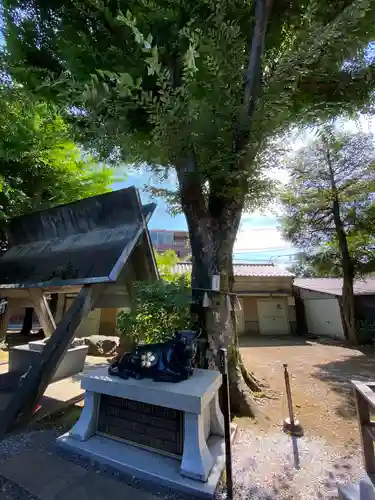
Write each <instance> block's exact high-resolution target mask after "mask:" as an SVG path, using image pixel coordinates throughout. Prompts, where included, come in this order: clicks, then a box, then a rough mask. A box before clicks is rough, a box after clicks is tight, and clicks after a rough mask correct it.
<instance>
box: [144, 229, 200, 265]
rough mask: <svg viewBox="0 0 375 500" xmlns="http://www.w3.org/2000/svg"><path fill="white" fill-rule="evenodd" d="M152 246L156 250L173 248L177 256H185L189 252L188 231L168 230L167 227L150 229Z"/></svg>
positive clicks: (161, 250)
mask: <svg viewBox="0 0 375 500" xmlns="http://www.w3.org/2000/svg"><path fill="white" fill-rule="evenodd" d="M150 236H151V241H152V244H153V246H154V247H155V249H156V250H157V251H158V252H163V251H165V250H174V251H175V252H176V254H177V257H180V258H185V257H187V256H188V255H190V254H191V248H190V242H189V233H188V232H187V231H168V230H167V229H151V230H150Z"/></svg>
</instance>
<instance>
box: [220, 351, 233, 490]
mask: <svg viewBox="0 0 375 500" xmlns="http://www.w3.org/2000/svg"><path fill="white" fill-rule="evenodd" d="M219 362H220V371H221V374H222V378H223V385H222V387H223V389H222V391H223V413H224V431H225V437H224V439H225V472H226V482H227V498H229V499H230V500H232V499H233V475H232V442H231V428H230V400H229V383H228V353H227V350H226V349H219Z"/></svg>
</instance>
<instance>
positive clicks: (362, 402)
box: [354, 388, 375, 475]
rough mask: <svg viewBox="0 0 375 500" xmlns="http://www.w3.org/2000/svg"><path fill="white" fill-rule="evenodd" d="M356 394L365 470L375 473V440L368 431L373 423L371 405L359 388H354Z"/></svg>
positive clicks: (368, 472)
mask: <svg viewBox="0 0 375 500" xmlns="http://www.w3.org/2000/svg"><path fill="white" fill-rule="evenodd" d="M354 394H355V401H356V405H357V415H358V423H359V432H360V435H361V440H362V450H363V461H364V466H365V471H366V472H367V474H369V475H370V474H372V475H373V474H375V452H374V441H373V438H372V436H371V433H369V432H368V431H367V429H368V427H369V426H370V425H371V419H370V405H369V403H368V401H367V400H366V398H364V396H363V395H362V394H361V393H360V391H358V389H357V388H355V389H354Z"/></svg>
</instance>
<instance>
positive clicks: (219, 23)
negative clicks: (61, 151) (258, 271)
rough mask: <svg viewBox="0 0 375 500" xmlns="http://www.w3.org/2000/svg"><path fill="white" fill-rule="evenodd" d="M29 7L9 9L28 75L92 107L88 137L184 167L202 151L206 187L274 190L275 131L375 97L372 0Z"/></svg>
mask: <svg viewBox="0 0 375 500" xmlns="http://www.w3.org/2000/svg"><path fill="white" fill-rule="evenodd" d="M18 7H19V4H18V2H15V1H14V0H6V1H5V14H6V20H7V24H6V25H7V36H6V40H7V47H8V51H7V53H6V57H7V60H8V64H9V67H10V71H11V72H12V73H13V74H14V75H15V76H16V77H17V78H18V79H20V80H22V81H26V82H27V83H28V84H29V85H31V86H33V87H34V88H37V89H38V90H39V91H41V92H43V93H44V94H45V95H47V96H49V97H52V98H55V99H58V100H60V101H61V102H62V103H67V102H69V103H70V105H74V106H75V107H76V109H81V110H82V113H76V114H73V116H72V115H71V112H70V118H71V119H72V120H74V121H75V122H76V124H77V125H78V126H80V127H83V131H82V130H81V134H80V137H82V135H84V136H85V137H86V139H87V140H88V141H89V144H90V146H91V147H93V148H98V149H100V150H101V151H102V152H103V153H106V154H107V155H110V156H111V158H113V156H116V155H120V156H121V157H125V159H127V160H131V161H150V162H152V163H156V162H159V164H160V163H163V164H171V163H172V164H174V165H176V164H177V163H179V162H180V161H181V152H183V151H184V150H186V149H193V150H194V152H195V155H196V167H195V168H196V170H195V174H194V175H199V178H200V182H201V183H203V184H204V182H206V181H208V182H209V183H210V184H211V185H210V188H209V189H208V193H209V192H212V190H215V191H216V190H219V191H222V190H224V187H223V186H220V180H221V179H226V180H227V176H228V172H231V173H232V177H233V179H232V180H231V182H230V183H229V187H230V188H231V189H233V188H235V187H237V189H239V190H242V189H245V191H247V189H248V187H249V184H250V185H253V184H255V183H257V182H260V184H262V182H263V184H264V185H263V189H259V190H258V191H254V193H253V194H254V196H261V194H262V192H263V193H264V192H267V190H268V185H267V183H265V182H264V181H263V175H264V174H262V172H259V171H258V169H257V163H256V162H254V161H253V160H252V158H253V157H254V156H256V155H257V154H258V152H259V151H260V149H261V148H263V147H265V145H266V143H267V139H268V138H269V137H271V136H274V134H275V133H278V132H282V131H283V130H285V129H286V128H288V127H289V126H290V125H291V124H296V123H307V122H311V120H315V119H317V118H318V117H321V116H326V115H327V114H328V115H332V114H333V115H335V114H337V113H341V112H343V111H353V110H355V109H356V108H357V109H359V108H360V107H361V106H363V105H364V104H367V103H368V102H369V97H371V95H372V94H371V92H372V89H373V86H374V78H373V65H372V58H371V56H369V54H368V52H367V53H366V48H367V44H368V43H369V42H370V41H372V38H373V36H372V35H373V33H372V29H373V26H374V20H375V14H374V8H373V6H372V2H370V1H365V0H359V1H358V0H357V1H352V2H350V1H343V2H339V3H335V4H333V5H329V6H327V4H326V2H323V1H310V2H300V1H293V2H284V1H280V2H274V3H273V5H272V2H271V1H267V2H266V1H264V2H262V1H258V2H249V1H240V2H219V4H217V2H214V3H213V2H188V1H183V2H178V3H173V2H172V3H169V4H157V3H154V2H144V3H142V4H139V3H138V2H126V3H123V2H120V3H116V4H112V3H110V2H89V1H88V2H80V4H79V6H78V5H76V4H70V3H68V4H66V5H65V4H64V5H62V4H61V3H59V2H49V4H48V6H47V5H46V4H45V3H42V2H38V1H31V2H28V3H27V6H26V4H25V6H24V15H19V10H18ZM265 26H268V27H267V29H266V28H265ZM260 28H262V30H261V31H259V30H260ZM262 37H264V40H263V38H262ZM37 38H38V39H40V41H39V42H38V43H35V40H36V39H37ZM366 54H367V55H366ZM345 61H355V64H354V63H353V64H349V63H348V64H344V63H345ZM251 70H253V71H252V72H251ZM254 78H255V80H256V81H254ZM51 84H53V85H52V86H51ZM251 103H252V104H251ZM69 109H70V110H71V106H70V107H69ZM244 110H246V112H244ZM250 115H251V116H250ZM239 137H241V140H239ZM244 154H245V157H246V155H247V158H248V159H247V160H246V161H244V162H242V163H241V166H240V167H239V166H238V160H239V157H242V156H243V155H244ZM241 179H242V181H243V182H242V183H241V182H239V181H240V180H241ZM218 184H219V185H218Z"/></svg>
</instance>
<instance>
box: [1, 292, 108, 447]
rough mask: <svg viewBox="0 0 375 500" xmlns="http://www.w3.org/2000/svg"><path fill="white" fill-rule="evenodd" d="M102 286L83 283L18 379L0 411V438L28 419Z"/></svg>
mask: <svg viewBox="0 0 375 500" xmlns="http://www.w3.org/2000/svg"><path fill="white" fill-rule="evenodd" d="M102 291H103V289H102V287H94V289H93V288H92V287H91V285H85V286H84V287H83V288H82V290H81V291H80V292H79V294H78V295H77V297H76V298H75V300H74V302H73V304H72V306H71V307H70V308H69V310H68V311H67V312H66V314H65V315H64V317H63V319H62V320H61V322H60V323H59V324H58V325H57V327H56V330H55V331H54V332H53V335H52V337H51V338H50V340H49V341H48V342H47V343H46V345H45V347H44V349H43V351H42V352H41V354H40V356H39V357H38V359H37V361H36V362H35V363H33V364H32V365H31V366H30V368H29V369H28V371H27V372H26V373H25V374H24V375H22V377H20V379H19V384H18V386H17V387H16V388H15V390H14V392H13V393H12V397H11V399H10V401H9V404H8V405H7V407H6V408H5V409H4V410H3V411H1V412H0V438H2V437H3V436H4V434H5V433H6V432H8V431H9V430H11V429H12V428H13V427H15V426H16V425H18V424H21V423H24V422H26V421H27V420H29V419H30V417H31V416H32V414H33V410H34V408H35V405H36V404H37V402H38V400H39V398H40V397H41V396H42V394H43V393H44V391H45V390H46V388H47V386H48V384H49V383H50V381H51V378H52V377H53V375H54V373H55V371H56V367H57V366H58V365H59V362H60V361H61V359H62V357H63V356H64V355H65V352H66V351H67V349H68V347H69V345H70V342H71V341H72V339H73V337H74V333H75V332H76V330H77V328H78V327H79V325H80V324H81V323H82V321H83V320H84V319H85V318H86V317H87V315H88V313H89V311H90V309H91V308H92V307H93V305H94V304H95V302H96V300H97V298H98V297H99V295H100V294H101V293H102Z"/></svg>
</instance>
